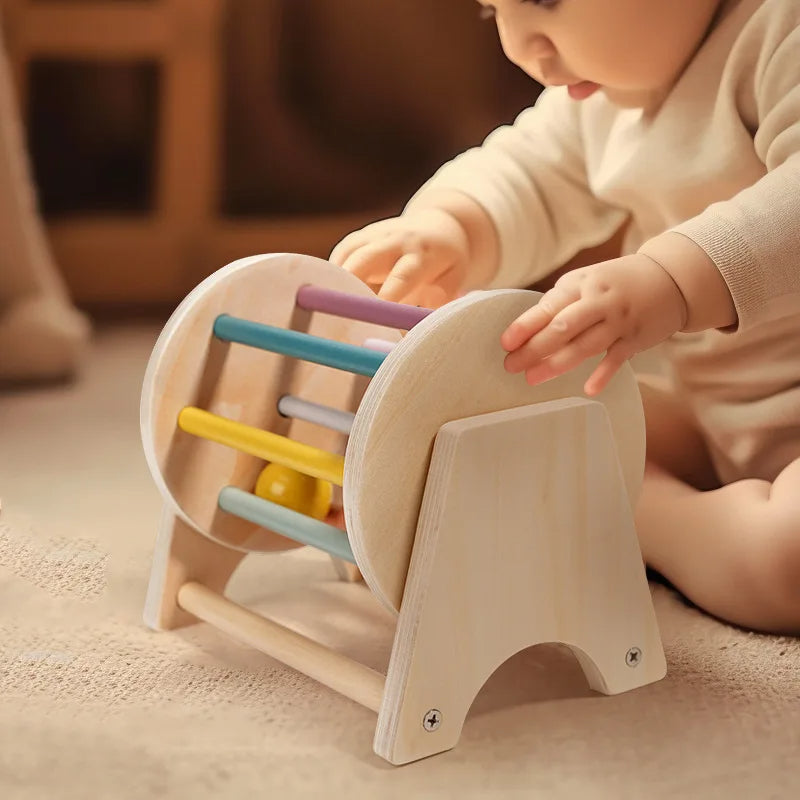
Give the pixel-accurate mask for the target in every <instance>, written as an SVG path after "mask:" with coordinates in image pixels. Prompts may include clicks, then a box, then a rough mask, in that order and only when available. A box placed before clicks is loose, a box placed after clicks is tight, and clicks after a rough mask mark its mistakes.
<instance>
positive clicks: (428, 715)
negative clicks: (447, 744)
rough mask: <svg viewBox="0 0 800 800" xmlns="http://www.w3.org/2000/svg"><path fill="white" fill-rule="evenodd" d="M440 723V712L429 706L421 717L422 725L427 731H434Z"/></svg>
mask: <svg viewBox="0 0 800 800" xmlns="http://www.w3.org/2000/svg"><path fill="white" fill-rule="evenodd" d="M441 724H442V712H441V711H439V709H438V708H429V709H428V710H427V711H426V712H425V716H424V717H423V718H422V727H423V728H425V730H426V731H428V733H431V732H432V731H435V730H436V729H437V728H438V727H439V726H440V725H441Z"/></svg>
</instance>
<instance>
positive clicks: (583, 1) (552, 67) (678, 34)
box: [478, 0, 722, 107]
mask: <svg viewBox="0 0 800 800" xmlns="http://www.w3.org/2000/svg"><path fill="white" fill-rule="evenodd" d="M721 2H722V0H478V3H479V4H480V5H481V6H483V8H484V9H485V11H483V12H482V13H483V14H486V15H490V16H491V15H492V14H493V15H494V17H495V19H496V21H497V28H498V31H499V32H500V41H501V44H502V45H503V50H504V52H505V54H506V56H507V57H508V58H509V59H510V60H511V61H512V62H514V63H515V64H516V65H517V66H519V67H521V68H522V69H523V70H524V71H525V72H527V73H528V74H529V75H530V76H531V77H532V78H535V79H536V80H537V81H539V82H540V83H543V84H545V85H546V86H551V85H560V84H567V85H569V86H570V89H569V93H570V95H571V96H572V97H573V98H574V99H576V100H581V99H585V98H586V97H588V96H589V95H590V94H592V93H593V92H594V91H597V90H598V88H599V89H600V90H602V91H603V92H605V94H606V95H607V96H608V98H609V100H611V102H613V103H616V104H617V105H620V106H624V107H638V106H647V105H649V104H650V103H651V102H653V101H654V100H657V99H658V98H660V97H662V96H663V95H664V93H665V92H666V91H667V90H669V88H670V87H671V86H672V84H673V83H674V81H675V79H676V78H677V77H678V75H679V74H680V72H681V70H682V69H683V67H684V66H685V65H686V63H687V62H688V61H689V59H690V58H691V57H692V55H693V54H694V52H695V50H696V49H697V47H698V46H699V44H700V43H701V41H702V39H703V36H704V35H705V32H706V31H707V29H708V26H709V25H710V24H711V21H712V19H713V16H714V13H715V12H716V10H717V8H718V7H719V6H720V4H721Z"/></svg>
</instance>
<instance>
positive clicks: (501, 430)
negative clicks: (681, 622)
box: [375, 397, 666, 764]
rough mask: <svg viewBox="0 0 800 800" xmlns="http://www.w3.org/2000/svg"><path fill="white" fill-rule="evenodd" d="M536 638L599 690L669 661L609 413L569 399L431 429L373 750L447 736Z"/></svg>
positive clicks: (443, 741) (432, 745)
mask: <svg viewBox="0 0 800 800" xmlns="http://www.w3.org/2000/svg"><path fill="white" fill-rule="evenodd" d="M544 642H561V643H564V644H566V645H568V646H569V647H571V648H572V650H573V652H575V654H576V655H577V657H578V660H579V662H580V664H581V666H582V668H583V671H584V673H585V674H586V677H587V679H588V681H589V684H590V686H591V687H592V688H593V689H596V690H597V691H600V692H603V693H604V694H616V693H618V692H622V691H626V690H628V689H633V688H636V687H638V686H642V685H644V684H646V683H650V682H652V681H656V680H659V679H660V678H662V677H663V676H664V675H665V673H666V662H665V659H664V653H663V650H662V647H661V640H660V637H659V632H658V626H657V623H656V618H655V613H654V610H653V605H652V601H651V597H650V592H649V589H648V585H647V579H646V576H645V570H644V565H643V563H642V558H641V552H640V550H639V545H638V540H637V537H636V532H635V529H634V526H633V520H632V517H631V510H630V501H629V498H628V494H627V491H626V488H625V484H624V478H623V474H622V470H621V468H620V464H619V461H618V459H617V455H616V448H615V447H614V438H613V434H612V430H611V426H610V424H609V420H608V415H607V413H606V410H605V408H604V406H603V405H602V404H601V403H598V402H596V401H592V400H586V399H583V398H577V397H572V398H564V399H560V400H552V401H549V402H544V403H537V404H534V405H530V406H524V407H520V408H515V409H510V410H506V411H499V412H494V413H489V414H482V415H479V416H476V417H470V418H465V419H461V420H456V421H453V422H450V423H447V424H445V425H444V426H442V428H441V429H440V432H439V434H438V436H437V437H436V442H435V445H434V451H433V457H432V460H431V465H430V470H429V472H428V480H427V483H426V488H425V493H424V496H423V503H422V509H421V513H420V517H419V525H418V528H417V533H416V537H415V541H414V548H413V552H412V556H411V563H410V568H409V573H408V581H407V583H406V589H405V593H404V595H403V602H402V606H401V609H400V615H399V620H398V627H397V633H396V635H395V642H394V647H393V650H392V657H391V661H390V665H389V672H388V675H387V678H386V689H385V693H384V697H383V703H382V706H381V710H380V714H379V717H378V728H377V731H376V734H375V752H376V753H377V754H378V755H380V756H382V757H383V758H385V759H387V760H388V761H390V762H391V763H393V764H404V763H407V762H409V761H414V760H416V759H419V758H424V757H425V756H428V755H432V754H434V753H439V752H442V751H443V750H448V749H450V748H451V747H453V746H454V745H455V744H456V742H457V741H458V738H459V736H460V734H461V728H462V725H463V722H464V719H465V717H466V715H467V712H468V711H469V708H470V706H471V705H472V702H473V700H474V698H475V696H476V694H477V693H478V691H479V690H480V688H481V686H483V684H484V682H485V681H486V679H487V678H488V677H489V676H490V675H491V674H492V672H494V670H495V669H496V668H497V667H498V666H499V665H500V664H502V663H503V662H504V661H505V660H506V659H507V658H509V657H510V656H512V655H513V654H514V653H517V652H518V651H520V650H522V649H524V648H526V647H529V646H531V645H534V644H539V643H544Z"/></svg>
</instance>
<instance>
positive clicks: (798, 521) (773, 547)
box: [763, 509, 800, 634]
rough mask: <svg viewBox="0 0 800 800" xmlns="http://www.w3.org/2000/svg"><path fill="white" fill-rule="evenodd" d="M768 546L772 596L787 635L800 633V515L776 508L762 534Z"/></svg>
mask: <svg viewBox="0 0 800 800" xmlns="http://www.w3.org/2000/svg"><path fill="white" fill-rule="evenodd" d="M763 535H765V536H767V537H769V539H770V540H771V541H770V542H769V544H768V550H769V554H770V556H769V562H770V564H771V569H770V570H769V573H770V575H769V578H770V583H771V586H770V587H769V588H770V594H771V597H772V600H773V603H774V604H775V606H776V612H778V613H779V614H780V616H781V617H783V618H785V619H786V627H785V632H791V633H795V634H798V633H800V515H798V514H797V513H796V512H795V513H790V512H789V511H788V510H784V509H777V510H776V513H775V514H774V515H773V516H772V518H771V524H770V525H769V526H768V527H767V529H766V530H764V531H763Z"/></svg>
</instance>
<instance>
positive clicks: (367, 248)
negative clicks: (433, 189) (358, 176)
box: [329, 208, 469, 308]
mask: <svg viewBox="0 0 800 800" xmlns="http://www.w3.org/2000/svg"><path fill="white" fill-rule="evenodd" d="M329 260H330V261H331V262H332V263H334V264H336V265H337V266H340V267H343V268H344V269H346V270H348V271H349V272H352V273H353V274H354V275H356V276H357V277H359V278H361V280H363V281H364V282H365V283H368V284H371V285H373V286H374V285H380V286H381V289H380V292H379V297H381V298H383V299H384V300H394V301H397V302H402V303H409V304H412V305H416V304H419V305H423V306H426V307H428V308H436V307H438V306H441V305H444V303H447V302H449V301H450V300H453V299H454V298H456V297H457V296H458V295H459V293H460V291H461V289H462V288H463V286H464V284H465V282H466V277H467V265H468V262H469V241H468V239H467V234H466V232H465V231H464V228H463V226H462V225H461V223H460V222H459V221H458V220H457V219H456V218H455V217H454V216H453V215H452V214H449V213H448V212H447V211H443V210H442V209H439V208H420V209H414V210H411V211H408V212H406V213H405V214H403V215H402V216H400V217H392V218H390V219H384V220H380V221H379V222H373V223H372V224H371V225H367V226H366V227H364V228H362V229H361V230H358V231H355V232H354V233H351V234H349V235H348V236H345V238H344V239H342V241H341V242H339V244H337V245H336V247H334V249H333V251H332V252H331V255H330V259H329Z"/></svg>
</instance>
